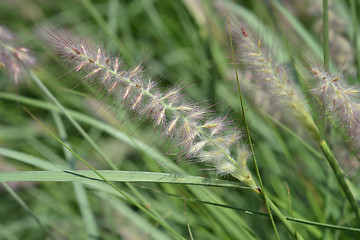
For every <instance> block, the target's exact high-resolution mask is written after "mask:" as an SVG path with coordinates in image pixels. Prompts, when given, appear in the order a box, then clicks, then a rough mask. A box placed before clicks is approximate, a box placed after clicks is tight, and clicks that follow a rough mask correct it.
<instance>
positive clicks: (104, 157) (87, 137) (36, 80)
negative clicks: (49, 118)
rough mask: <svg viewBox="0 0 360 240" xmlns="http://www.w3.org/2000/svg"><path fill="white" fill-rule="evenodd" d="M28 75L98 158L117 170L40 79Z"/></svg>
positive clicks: (33, 75)
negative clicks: (98, 155)
mask: <svg viewBox="0 0 360 240" xmlns="http://www.w3.org/2000/svg"><path fill="white" fill-rule="evenodd" d="M29 74H30V76H31V77H32V79H33V80H34V82H35V83H36V84H37V85H38V86H39V87H40V89H41V90H42V91H43V92H44V93H45V94H46V95H47V96H48V97H49V98H50V99H51V100H52V101H53V102H54V103H55V105H56V106H58V108H60V109H61V111H62V112H63V113H64V115H65V116H66V118H67V119H69V121H70V122H71V123H72V124H73V125H74V127H75V128H76V129H77V130H78V131H79V133H80V134H81V135H82V136H83V137H84V138H85V139H86V140H87V141H88V142H89V143H90V145H91V146H92V147H93V148H94V149H95V150H96V151H97V152H98V153H99V154H100V156H101V157H102V158H103V159H104V160H105V161H106V163H107V164H109V166H110V167H111V168H112V169H114V170H118V169H117V167H116V166H115V165H114V163H113V162H112V161H111V160H110V159H109V158H108V157H107V156H106V154H105V153H104V152H103V151H102V150H101V149H100V148H99V147H98V145H97V144H96V143H95V142H94V141H93V140H92V139H91V138H90V137H89V135H88V134H87V133H86V132H85V130H84V129H83V128H82V127H81V126H80V125H79V124H78V123H77V122H76V121H75V120H74V118H73V117H72V116H71V115H70V114H69V113H68V112H67V111H66V109H65V108H64V107H63V106H62V105H61V103H60V102H59V101H58V100H57V99H56V98H55V96H54V95H53V94H52V93H51V92H50V91H49V90H48V89H47V88H46V86H45V85H44V84H43V83H42V82H41V81H40V79H39V78H38V77H37V76H36V75H35V74H34V73H33V72H32V71H30V70H29Z"/></svg>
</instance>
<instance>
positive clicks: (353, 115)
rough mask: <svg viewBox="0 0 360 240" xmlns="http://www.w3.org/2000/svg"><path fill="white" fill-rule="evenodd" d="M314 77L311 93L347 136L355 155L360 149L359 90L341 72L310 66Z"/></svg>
mask: <svg viewBox="0 0 360 240" xmlns="http://www.w3.org/2000/svg"><path fill="white" fill-rule="evenodd" d="M310 71H311V73H312V76H313V78H314V85H313V88H312V90H311V93H312V94H313V95H314V96H315V97H316V98H317V99H318V100H319V101H320V103H321V104H322V105H323V106H324V107H325V109H326V111H325V112H326V115H327V116H329V118H331V120H332V122H333V123H336V124H337V125H338V126H339V128H340V129H341V130H342V131H343V135H345V136H347V137H348V138H349V139H348V140H349V143H350V144H351V146H352V148H353V150H354V152H355V154H356V155H358V154H359V149H360V101H359V100H360V90H359V89H356V88H355V87H352V86H349V85H348V84H347V83H346V80H345V79H344V76H343V75H342V74H341V73H337V74H333V73H331V72H329V71H328V70H326V69H324V67H321V66H311V67H310Z"/></svg>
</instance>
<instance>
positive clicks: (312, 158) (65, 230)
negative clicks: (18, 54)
mask: <svg viewBox="0 0 360 240" xmlns="http://www.w3.org/2000/svg"><path fill="white" fill-rule="evenodd" d="M351 4H354V1H342V0H334V1H330V10H329V11H330V12H329V21H330V44H331V45H330V46H331V49H330V56H331V61H332V64H333V66H334V68H336V67H337V66H338V67H342V66H344V67H343V69H346V70H347V75H349V79H350V80H351V81H353V82H356V75H357V70H356V69H357V68H356V64H357V63H356V61H355V59H356V58H357V56H358V54H357V52H356V51H357V49H356V47H355V45H354V43H353V41H354V36H355V34H357V32H356V25H355V26H354V24H355V23H356V22H357V21H358V19H357V18H356V17H355V18H351V17H352V15H351V14H350V13H351V6H352V5H351ZM354 6H355V9H357V7H358V3H355V5H354ZM321 17H322V2H321V1H305V0H304V1H296V0H292V1H285V0H284V1H271V0H253V1H248V0H244V1H230V0H217V1H210V0H209V1H205V0H203V1H201V0H182V1H180V0H179V1H170V0H157V1H156V0H133V1H121V0H109V1H91V0H76V1H75V0H72V1H69V0H63V1H47V0H30V1H25V0H2V1H1V2H0V24H1V25H3V26H6V27H7V28H8V29H10V30H11V31H12V32H13V33H14V34H16V36H17V38H18V41H19V46H24V47H26V48H28V49H30V50H31V52H32V54H33V55H34V56H35V57H36V59H37V66H36V67H35V68H33V69H32V71H33V72H34V73H35V74H36V75H37V76H38V77H39V78H40V80H41V81H42V82H43V83H44V84H45V85H46V87H47V88H48V89H49V90H50V91H51V92H52V93H53V94H54V95H55V97H56V98H57V99H58V100H59V101H60V102H61V104H62V105H63V106H65V107H66V108H68V109H71V110H74V111H75V112H76V113H78V114H81V116H80V117H78V118H76V119H77V120H78V121H79V123H80V125H81V126H82V127H83V128H84V129H85V131H86V132H87V133H88V134H89V136H90V137H91V138H92V139H93V140H94V142H95V143H96V144H97V145H98V146H99V148H100V149H102V150H103V152H104V153H106V155H107V156H108V157H109V159H111V161H112V162H113V164H114V165H115V166H116V167H117V168H119V169H120V170H125V171H143V172H145V173H144V174H146V172H165V173H173V174H185V175H192V176H203V177H209V178H219V176H216V175H215V174H214V173H213V172H212V171H208V170H207V169H208V167H207V166H204V165H201V164H198V163H197V164H189V163H188V162H187V161H183V160H182V159H178V158H177V156H173V155H169V154H166V153H167V152H169V151H171V150H172V149H173V148H174V143H171V141H168V140H167V139H165V138H164V137H162V136H161V131H159V130H158V129H154V127H152V125H151V124H150V123H149V122H148V121H147V120H146V119H141V117H138V116H135V117H134V116H129V115H128V114H127V113H126V111H123V110H122V109H119V108H118V107H117V106H115V107H114V106H113V104H111V103H103V104H100V102H102V101H101V100H100V99H98V98H97V96H96V94H95V92H96V89H95V88H92V87H88V86H77V85H78V83H79V80H80V79H81V77H80V76H77V75H76V74H74V73H72V72H71V66H70V68H64V65H63V64H60V63H59V62H60V59H59V58H58V57H57V56H56V55H54V54H53V53H54V51H53V50H52V49H49V48H47V46H46V45H45V43H44V42H42V41H41V39H40V38H39V36H37V34H36V33H35V31H34V30H36V29H38V28H41V27H44V26H52V27H54V28H59V29H60V28H64V29H67V30H68V31H69V32H70V35H71V34H74V36H81V37H82V38H83V39H84V40H86V39H87V40H89V41H96V42H100V43H101V44H103V47H104V48H105V49H107V51H109V53H111V54H112V55H113V56H117V55H118V54H120V56H121V57H123V58H124V62H125V63H126V66H128V67H131V66H133V65H134V64H136V63H139V62H142V63H143V65H144V66H145V67H146V69H147V74H149V75H150V76H153V77H154V78H156V79H158V81H159V88H161V89H164V90H166V89H167V88H169V87H171V86H183V87H185V89H184V97H185V98H186V99H187V100H188V101H191V102H198V103H201V104H204V105H209V104H210V105H211V106H212V107H211V108H212V110H213V111H214V112H216V113H217V114H219V115H225V114H228V115H229V116H230V117H231V118H232V119H233V120H234V121H235V122H236V124H238V126H239V128H241V129H243V128H244V124H243V117H242V115H241V109H240V103H239V100H238V94H237V85H236V80H235V73H234V66H233V64H232V57H231V55H232V53H231V49H230V40H229V35H228V24H227V18H229V19H230V22H231V28H233V30H237V31H240V28H241V27H245V26H246V28H247V30H248V31H249V32H252V34H253V35H254V36H255V37H260V38H262V42H263V47H264V48H267V49H268V51H269V52H270V53H271V54H273V55H274V56H276V58H277V59H276V61H279V62H281V63H282V64H284V65H286V66H287V67H288V68H289V74H290V75H292V76H294V79H295V81H296V82H297V83H298V84H299V89H302V90H303V95H304V98H306V99H307V100H308V102H309V105H310V109H311V110H312V111H311V112H312V114H313V116H314V119H315V120H316V121H317V122H320V119H321V113H320V112H319V111H317V110H318V106H316V103H314V101H313V99H311V97H308V95H309V94H308V90H307V87H308V86H307V81H306V79H307V76H306V74H305V73H304V72H303V71H304V70H303V69H304V68H303V65H304V64H305V63H306V62H307V61H308V59H310V60H312V59H320V58H322V54H323V53H322V42H321V34H322V33H321V31H322V24H321ZM234 41H235V42H236V41H237V40H236V36H234ZM236 51H237V50H236ZM239 67H240V70H239V75H240V82H241V85H242V88H243V89H242V90H243V94H244V96H245V97H246V114H247V117H248V120H249V123H250V131H251V134H252V135H251V136H252V138H253V142H254V148H255V152H256V156H257V161H258V164H259V167H260V171H261V174H262V179H263V182H264V185H265V188H266V189H267V190H268V194H269V196H270V197H271V198H272V200H273V201H274V202H275V203H276V204H277V205H278V207H279V208H280V209H281V210H282V212H283V213H284V214H285V215H288V216H291V215H292V214H293V216H294V217H296V218H301V219H306V220H311V221H315V222H322V223H329V224H335V225H350V226H353V224H352V222H353V220H354V215H353V214H351V210H350V208H349V206H348V205H347V203H346V200H345V198H344V197H343V195H342V193H341V190H340V189H339V188H338V185H337V183H336V180H335V178H334V176H333V174H332V172H331V170H330V168H329V166H328V165H327V163H326V161H324V159H323V157H322V155H321V152H320V151H319V150H318V149H317V148H316V147H315V144H314V143H313V142H312V140H311V139H310V138H309V136H307V134H306V133H305V129H303V128H302V127H301V126H300V124H298V123H297V122H296V121H295V120H294V119H293V118H292V117H291V116H289V114H287V113H286V112H284V111H282V109H281V108H279V106H277V105H275V104H273V102H272V100H271V99H268V98H267V97H266V96H264V93H263V92H262V91H260V90H254V88H253V87H254V86H252V83H251V81H249V79H250V78H251V72H250V71H248V69H247V68H246V66H244V65H242V64H239ZM0 70H1V72H0V89H1V90H0V91H1V92H0V98H1V101H0V149H1V151H0V174H1V172H5V171H25V170H26V171H27V170H44V169H42V168H41V167H36V165H34V164H32V163H31V161H32V159H31V158H30V156H33V157H38V158H40V159H42V160H44V161H46V162H49V163H50V164H54V165H56V164H58V165H61V166H64V167H70V165H71V164H70V165H69V163H68V160H69V159H71V158H72V157H71V156H69V155H68V156H66V154H65V153H64V151H63V148H62V146H61V144H60V143H59V142H58V141H57V140H56V139H55V138H53V137H52V136H51V135H50V134H49V133H48V132H46V131H44V129H42V128H41V126H39V124H38V123H36V122H35V121H34V120H33V119H32V118H31V117H30V116H29V115H28V114H27V113H26V112H25V111H24V109H23V107H26V108H27V109H29V110H30V111H31V112H32V113H33V114H34V115H35V116H36V117H37V118H39V119H40V120H41V121H42V122H43V123H44V124H45V125H46V126H47V127H48V128H50V129H51V130H52V131H53V132H55V134H57V135H59V134H60V133H59V132H61V131H60V130H59V122H61V124H60V125H63V127H64V129H65V130H64V133H65V136H66V142H67V144H69V146H71V148H72V149H73V150H74V151H75V152H76V153H77V154H79V155H80V156H81V157H82V158H84V159H85V160H86V161H88V162H89V163H91V164H92V165H93V166H94V167H95V168H96V169H111V168H110V167H109V165H108V164H106V163H105V162H104V160H103V159H102V157H101V156H100V155H99V154H98V153H97V152H96V151H95V150H94V148H93V147H92V146H91V145H90V144H89V143H88V142H87V141H86V140H85V139H84V137H83V136H82V135H81V134H80V133H79V132H78V131H77V130H76V129H75V128H74V126H73V125H72V124H71V123H70V122H69V121H68V120H67V119H66V118H65V117H64V116H63V115H62V114H58V112H59V111H58V110H57V108H56V107H54V105H53V104H52V103H51V101H50V100H49V99H48V98H47V96H45V94H44V93H43V92H42V91H41V89H39V88H38V87H37V85H36V84H35V83H34V82H33V81H32V80H31V78H29V77H25V79H24V80H23V83H22V84H20V85H16V86H15V85H14V84H13V82H12V80H11V78H10V77H9V76H7V75H6V72H5V71H4V70H5V69H4V67H3V69H0ZM114 110H115V111H114ZM57 121H59V122H57ZM282 124H284V125H282ZM105 128H108V130H106V129H105ZM326 132H327V134H328V139H329V141H330V143H331V144H332V149H333V151H334V152H335V153H336V154H337V156H338V157H339V159H341V163H342V164H343V168H344V169H345V171H346V174H347V175H348V176H349V177H350V180H351V182H352V184H353V185H354V186H357V184H358V183H359V177H358V174H357V166H358V162H357V160H356V159H354V157H352V155H351V154H349V153H348V151H346V147H345V144H344V143H343V141H342V139H341V136H340V135H339V134H337V133H336V130H334V129H332V128H331V127H330V126H328V129H327V130H326ZM169 142H170V143H169ZM243 142H245V143H247V142H246V137H244V139H243ZM22 153H23V154H27V155H21V154H22ZM26 159H27V160H26ZM27 161H28V162H27ZM72 161H74V162H72V164H73V166H71V167H73V168H76V169H87V168H86V166H84V164H82V163H81V162H80V161H78V160H72ZM70 162H71V161H70ZM249 168H250V169H251V170H252V171H253V164H252V161H251V160H250V159H249ZM223 179H227V180H231V181H235V180H234V179H231V178H229V177H224V178H223ZM117 185H118V186H119V187H120V188H121V189H122V190H123V191H125V192H127V193H128V194H130V195H131V196H132V197H133V198H134V199H135V200H136V201H138V202H139V203H141V204H142V205H143V206H145V207H146V208H147V209H149V210H150V211H152V212H153V213H155V215H158V216H160V217H161V218H163V219H164V220H165V221H166V222H167V223H168V224H169V225H170V226H171V227H172V228H173V229H174V230H175V231H176V232H177V233H179V234H180V235H182V236H183V237H184V238H186V239H191V238H192V237H193V239H275V235H274V231H273V229H272V226H271V224H270V221H269V218H268V217H264V216H260V215H257V214H249V213H250V212H251V211H260V212H264V213H266V208H265V206H264V205H263V202H262V201H261V200H260V199H258V198H257V197H256V196H254V194H253V193H252V192H251V191H248V190H241V189H240V190H239V189H232V188H228V187H207V186H201V185H199V186H191V185H182V184H164V183H137V184H125V183H122V184H117ZM8 186H10V187H11V189H12V190H13V191H14V192H13V194H11V193H10V192H11V191H10V190H9V189H7V188H6V187H4V186H2V187H1V188H0V239H53V238H55V239H173V238H174V235H172V234H171V233H170V232H169V231H168V230H166V229H164V228H163V227H162V226H160V225H159V224H158V223H157V222H155V221H154V220H152V219H151V218H149V217H148V216H147V215H146V214H144V212H142V211H139V209H138V208H136V207H134V205H133V204H132V203H130V202H129V201H127V200H125V199H124V198H122V197H119V196H118V195H115V194H113V193H109V192H108V191H107V190H106V189H105V188H101V187H100V188H99V187H98V188H96V187H95V186H92V185H87V184H84V185H81V186H82V187H80V188H81V189H82V190H79V189H78V190H76V188H79V186H78V185H76V184H71V183H69V182H64V183H61V182H50V181H49V182H46V181H45V182H9V183H8ZM6 189H7V190H6ZM81 191H83V192H81ZM355 191H356V193H358V192H359V191H358V189H357V188H355ZM79 192H80V193H79ZM79 194H80V195H81V196H82V197H79ZM15 195H16V196H17V197H19V199H21V200H19V199H16V198H15V197H14V196H15ZM289 198H291V201H289ZM79 199H80V200H79ZM202 201H208V202H212V203H217V204H223V205H224V206H226V207H220V206H214V205H211V204H209V203H205V202H202ZM20 202H21V203H23V205H21V204H20ZM82 204H86V206H84V205H82ZM241 209H246V210H248V211H247V212H244V211H242V210H241ZM295 226H296V230H297V231H299V232H300V233H301V234H302V236H303V237H304V238H305V239H357V238H358V237H359V234H357V233H354V232H351V231H344V230H334V229H326V228H321V227H317V226H311V225H305V224H299V223H297V224H296V225H295ZM278 228H279V232H280V237H281V239H290V238H291V236H290V235H289V234H288V233H287V232H286V230H285V229H284V228H283V227H282V225H281V224H278ZM190 232H191V233H192V234H190Z"/></svg>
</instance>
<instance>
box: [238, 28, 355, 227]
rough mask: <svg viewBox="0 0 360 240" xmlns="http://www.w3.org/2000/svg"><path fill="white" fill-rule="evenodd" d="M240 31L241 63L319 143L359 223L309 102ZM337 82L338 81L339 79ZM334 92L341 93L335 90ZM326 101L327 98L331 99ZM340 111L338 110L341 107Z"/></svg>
mask: <svg viewBox="0 0 360 240" xmlns="http://www.w3.org/2000/svg"><path fill="white" fill-rule="evenodd" d="M240 29H241V31H238V32H237V34H238V39H239V48H240V50H241V51H240V61H241V62H243V63H245V64H247V66H249V67H250V68H251V69H252V71H253V72H254V73H255V76H254V77H253V79H254V81H257V82H260V84H263V85H265V89H266V92H267V93H268V94H269V95H270V96H271V97H272V99H274V101H276V103H278V104H279V106H280V107H285V108H287V109H288V112H290V113H291V114H292V115H294V116H295V117H296V118H297V119H298V120H299V122H300V123H301V124H302V125H303V126H304V127H305V128H306V129H307V130H308V132H309V133H310V135H311V136H312V138H313V139H314V140H315V141H316V143H317V144H318V146H319V147H320V148H321V150H322V151H323V153H324V155H325V157H326V159H327V161H328V163H329V164H330V166H331V168H332V170H333V172H334V174H335V176H336V178H337V181H338V183H339V185H340V186H341V188H342V190H343V192H344V193H345V195H346V197H347V199H348V201H349V203H350V205H351V206H352V208H353V210H354V213H355V215H356V217H357V219H358V221H360V211H359V206H358V204H357V202H356V199H355V196H354V192H352V191H351V189H350V186H349V184H348V182H347V181H346V180H345V175H344V172H343V170H342V168H341V166H340V163H339V161H338V160H337V159H336V157H335V155H334V154H333V153H332V151H331V150H330V148H329V146H328V144H327V142H326V140H325V139H323V138H322V137H321V135H320V132H319V130H318V128H317V126H316V124H315V122H314V120H313V118H312V116H311V114H310V112H309V111H308V110H307V109H306V103H305V102H304V100H303V99H304V98H303V97H300V93H299V92H298V90H296V88H295V84H294V81H293V80H292V79H291V77H289V76H288V74H287V71H286V69H285V68H284V67H283V66H282V65H281V64H277V63H276V61H275V60H274V57H272V56H267V55H266V53H265V52H264V51H263V50H262V48H261V40H260V39H258V40H257V41H256V40H255V39H253V38H252V37H251V36H250V35H249V34H248V33H247V32H246V30H245V29H244V28H240ZM311 71H312V72H313V73H314V74H315V75H317V74H319V75H321V73H320V72H316V71H317V70H315V69H314V68H311ZM319 77H320V78H321V77H323V80H326V79H327V77H325V76H319ZM331 79H334V78H331ZM335 81H337V80H336V78H335ZM322 87H323V91H322V94H325V95H326V93H327V92H326V88H324V86H322ZM315 88H317V87H315ZM317 89H318V88H317ZM315 92H316V90H315ZM317 92H318V91H317ZM335 92H338V91H337V90H335ZM343 93H344V92H343ZM336 95H337V94H336ZM333 96H334V95H333ZM344 97H345V95H342V96H340V98H341V99H342V102H344V104H343V105H342V106H343V108H342V110H343V111H346V110H348V111H350V112H352V111H353V109H349V106H347V108H344V107H345V105H349V101H347V99H348V98H347V99H344ZM325 98H328V96H327V97H325ZM321 99H324V97H321ZM331 100H332V101H334V103H339V102H340V101H339V98H336V99H335V98H333V99H331ZM335 100H337V101H335ZM326 105H327V106H328V105H329V103H327V104H326ZM350 108H351V107H350ZM337 109H339V107H338V106H337ZM327 110H328V109H327ZM330 114H331V113H330ZM343 114H345V115H346V113H344V112H343ZM343 120H345V119H343ZM353 123H354V122H351V124H353ZM345 124H346V125H348V127H350V126H351V124H349V120H348V119H347V120H346V123H345ZM355 125H356V124H355Z"/></svg>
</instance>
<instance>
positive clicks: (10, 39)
mask: <svg viewBox="0 0 360 240" xmlns="http://www.w3.org/2000/svg"><path fill="white" fill-rule="evenodd" d="M14 43H16V37H15V36H14V34H12V33H11V32H10V31H9V30H8V29H6V28H5V27H4V26H1V25H0V66H3V67H4V68H5V69H6V71H7V72H8V73H9V75H10V76H11V78H12V79H13V81H14V84H15V85H17V84H18V83H20V80H21V78H22V77H23V76H24V73H25V69H24V67H31V66H34V65H35V58H33V57H32V56H31V55H30V54H29V52H28V50H27V49H26V48H23V47H15V46H14Z"/></svg>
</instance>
